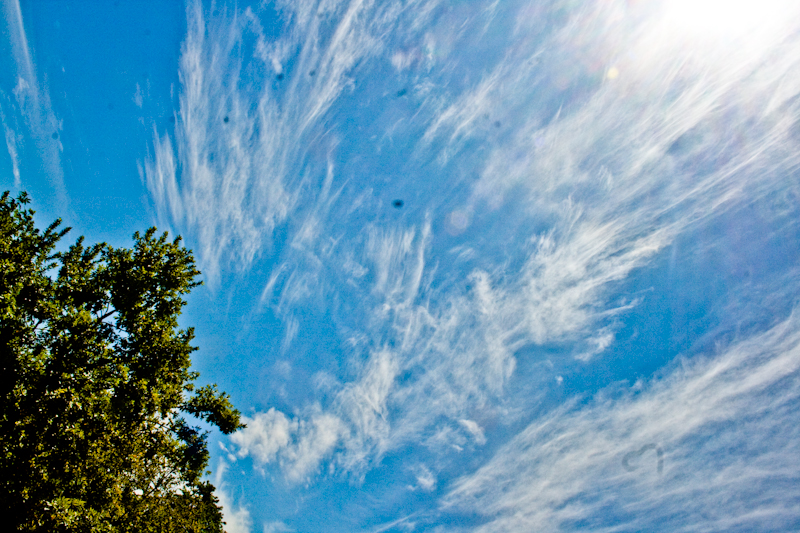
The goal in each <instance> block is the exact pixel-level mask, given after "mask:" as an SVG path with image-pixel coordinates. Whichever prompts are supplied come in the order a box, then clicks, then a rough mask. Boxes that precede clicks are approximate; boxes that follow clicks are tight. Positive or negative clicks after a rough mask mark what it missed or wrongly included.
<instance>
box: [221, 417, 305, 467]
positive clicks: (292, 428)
mask: <svg viewBox="0 0 800 533" xmlns="http://www.w3.org/2000/svg"><path fill="white" fill-rule="evenodd" d="M242 420H243V423H244V424H245V425H246V426H247V427H246V428H245V429H243V430H241V431H237V432H236V433H234V434H233V435H231V442H232V443H234V444H235V445H236V446H238V448H239V452H238V455H239V457H246V456H248V455H249V456H251V457H253V458H254V459H255V460H256V461H257V462H258V463H260V464H266V463H269V462H271V461H273V460H274V459H275V456H276V455H277V454H278V452H280V451H281V450H282V449H283V448H286V446H288V445H289V441H290V440H291V438H292V435H293V434H294V433H295V432H296V431H297V428H298V424H297V422H296V421H291V420H289V419H288V418H287V417H286V415H284V414H283V413H281V412H280V411H276V410H275V409H274V408H273V409H270V410H269V411H267V412H266V413H256V415H255V416H253V417H252V418H251V417H249V416H244V417H242Z"/></svg>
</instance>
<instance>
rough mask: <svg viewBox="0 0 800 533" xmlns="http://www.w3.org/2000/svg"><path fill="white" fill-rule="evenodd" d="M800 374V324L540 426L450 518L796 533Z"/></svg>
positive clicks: (471, 489) (449, 503)
mask: <svg viewBox="0 0 800 533" xmlns="http://www.w3.org/2000/svg"><path fill="white" fill-rule="evenodd" d="M798 369H800V325H798V321H797V318H796V316H794V315H793V316H792V317H791V318H789V319H788V320H786V321H784V322H782V323H780V324H778V325H776V326H775V327H773V328H772V329H770V330H768V331H767V332H765V333H763V334H761V335H758V336H756V337H754V338H752V339H748V340H746V341H742V342H740V343H737V344H734V345H733V346H730V347H728V348H726V349H725V350H724V351H723V352H722V353H720V354H716V355H714V356H710V357H708V358H705V359H702V360H699V361H693V362H688V361H687V362H685V363H684V365H682V367H681V368H678V369H676V370H675V371H674V372H671V373H670V374H669V375H667V376H666V377H665V378H664V379H663V380H654V381H652V382H650V383H647V384H643V383H640V384H638V385H637V387H635V388H634V389H633V390H628V391H624V392H623V393H622V394H623V397H622V398H615V399H611V398H609V399H604V398H602V396H600V397H598V398H596V399H595V400H594V401H592V402H591V403H590V405H589V406H587V407H579V406H578V405H570V406H565V407H563V408H560V409H558V410H556V411H554V412H552V413H550V414H549V415H547V416H546V417H544V418H542V419H540V420H536V421H535V422H533V423H531V424H530V425H529V426H528V427H527V428H525V429H524V430H523V431H521V432H520V433H519V434H518V435H517V436H516V437H514V439H512V440H511V441H510V442H509V443H508V444H507V445H505V446H504V447H503V448H502V449H500V450H499V451H498V453H497V454H496V455H495V456H494V457H493V458H492V460H491V461H489V462H488V463H487V464H486V465H485V466H483V467H481V468H480V469H479V470H478V471H476V472H475V473H474V474H471V475H468V476H464V477H463V478H461V479H460V480H458V481H457V482H456V483H455V484H454V486H453V488H452V490H451V491H450V493H449V494H448V495H447V496H446V498H445V499H444V506H445V509H449V508H454V509H458V510H462V511H465V512H467V513H470V514H472V513H476V514H478V515H480V516H482V517H483V519H482V520H481V525H480V527H477V528H476V529H475V531H497V530H502V531H531V530H532V529H534V530H537V529H544V530H549V531H555V530H567V531H568V530H574V529H583V528H586V527H589V528H591V529H592V530H594V531H621V530H625V531H630V530H662V529H668V530H671V531H722V530H725V531H774V530H776V529H784V528H789V529H791V528H792V527H794V526H793V524H796V521H797V516H798V515H797V511H798V507H797V498H798V493H797V490H796V488H795V487H796V480H797V479H798V477H800V468H798V464H797V461H796V460H795V457H796V454H797V452H798V449H797V448H798V445H797V442H798V441H797V437H798V431H797V429H796V427H797V425H796V423H795V416H794V413H795V411H796V408H797V405H798V400H800V388H798V380H797V378H798ZM776 390H779V391H780V394H778V395H776V394H775V391H776ZM662 469H663V473H662ZM790 487H791V488H790Z"/></svg>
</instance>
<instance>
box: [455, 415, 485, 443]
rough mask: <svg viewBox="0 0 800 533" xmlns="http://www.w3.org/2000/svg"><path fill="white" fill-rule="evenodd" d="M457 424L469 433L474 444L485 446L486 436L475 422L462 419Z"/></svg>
mask: <svg viewBox="0 0 800 533" xmlns="http://www.w3.org/2000/svg"><path fill="white" fill-rule="evenodd" d="M458 423H459V424H461V425H462V426H463V427H464V429H466V430H467V431H469V433H470V435H472V437H473V438H474V439H475V442H477V443H478V444H479V445H481V446H482V445H484V444H486V435H484V434H483V428H481V427H480V426H479V425H478V423H477V422H475V421H474V420H467V419H465V418H462V419H461V420H459V421H458Z"/></svg>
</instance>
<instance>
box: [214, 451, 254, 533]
mask: <svg viewBox="0 0 800 533" xmlns="http://www.w3.org/2000/svg"><path fill="white" fill-rule="evenodd" d="M227 466H228V465H227V463H226V462H225V461H224V460H220V461H219V463H218V465H217V468H216V472H215V474H214V485H215V486H216V490H215V491H214V494H215V495H216V496H217V498H219V504H220V506H222V519H223V521H224V522H225V531H226V532H227V533H250V531H252V526H253V519H252V518H251V516H250V511H249V510H248V509H247V507H246V505H244V504H243V502H242V501H241V500H240V501H239V502H238V503H237V502H235V499H234V498H233V497H232V496H231V494H230V492H229V489H228V487H227V485H226V484H225V482H224V481H223V478H224V476H225V471H226V470H227Z"/></svg>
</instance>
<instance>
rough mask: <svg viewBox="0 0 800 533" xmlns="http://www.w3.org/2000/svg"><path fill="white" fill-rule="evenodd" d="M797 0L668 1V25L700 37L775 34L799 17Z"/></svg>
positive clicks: (666, 6) (666, 10) (666, 14)
mask: <svg viewBox="0 0 800 533" xmlns="http://www.w3.org/2000/svg"><path fill="white" fill-rule="evenodd" d="M797 4H800V2H798V1H797V0H664V3H663V6H664V7H663V9H664V15H665V18H666V20H665V22H668V23H669V25H670V26H675V27H678V28H681V29H683V30H685V31H689V32H691V33H693V34H696V35H697V36H698V37H709V38H714V39H717V38H738V37H746V36H748V35H753V34H760V35H764V34H765V33H769V32H772V31H774V30H777V29H779V28H780V27H781V26H782V25H783V24H785V23H786V22H787V19H788V18H793V17H794V16H796V14H797Z"/></svg>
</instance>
